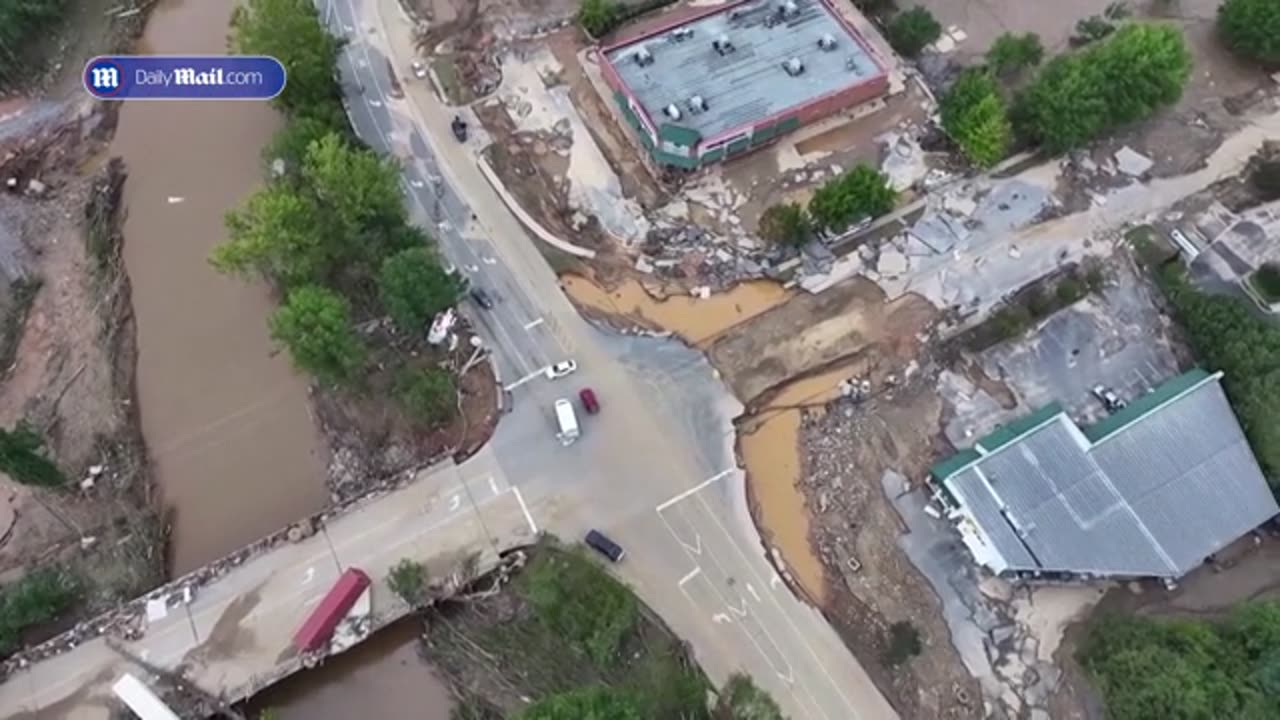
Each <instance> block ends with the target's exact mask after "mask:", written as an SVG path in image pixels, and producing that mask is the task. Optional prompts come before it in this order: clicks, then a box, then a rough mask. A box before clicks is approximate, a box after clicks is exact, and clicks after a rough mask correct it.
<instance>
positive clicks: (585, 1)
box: [578, 0, 621, 38]
mask: <svg viewBox="0 0 1280 720" xmlns="http://www.w3.org/2000/svg"><path fill="white" fill-rule="evenodd" d="M620 11H621V8H619V7H618V4H617V3H616V2H614V0H582V5H581V7H579V8H578V23H579V24H580V25H582V29H583V30H586V31H587V33H588V34H589V35H591V37H595V38H598V37H603V36H604V35H605V34H606V33H608V32H609V31H610V30H612V29H613V28H614V27H615V26H616V25H617V24H618V20H619V17H620V16H621V12H620Z"/></svg>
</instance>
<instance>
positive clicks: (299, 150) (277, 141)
mask: <svg viewBox="0 0 1280 720" xmlns="http://www.w3.org/2000/svg"><path fill="white" fill-rule="evenodd" d="M331 132H333V130H332V129H331V128H330V126H329V124H328V123H326V122H325V121H323V120H319V119H316V118H314V117H300V118H294V119H292V120H290V121H289V122H287V123H285V124H284V127H281V128H280V129H279V130H277V131H276V133H275V134H274V135H272V136H271V142H270V143H269V144H268V145H267V147H266V148H265V149H263V151H262V157H263V159H264V160H266V161H267V163H268V164H271V163H273V162H275V161H276V160H283V161H284V167H285V172H286V173H287V175H288V177H290V178H293V179H296V178H298V177H300V176H301V174H302V163H303V161H304V160H306V157H307V150H308V149H309V148H310V147H311V145H312V144H313V143H315V142H317V141H319V140H320V139H321V138H323V137H324V136H326V135H328V134H329V133H331Z"/></svg>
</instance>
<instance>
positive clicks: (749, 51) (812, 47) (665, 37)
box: [600, 0, 889, 170]
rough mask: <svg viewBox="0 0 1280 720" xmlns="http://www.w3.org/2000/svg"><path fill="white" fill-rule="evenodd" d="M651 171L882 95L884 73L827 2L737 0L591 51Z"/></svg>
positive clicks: (711, 155) (737, 150) (726, 150)
mask: <svg viewBox="0 0 1280 720" xmlns="http://www.w3.org/2000/svg"><path fill="white" fill-rule="evenodd" d="M600 55H601V59H602V62H601V67H602V70H603V73H604V77H605V80H606V81H607V82H608V84H609V86H610V87H611V88H612V89H613V95H614V100H615V101H616V102H617V103H618V105H619V107H621V109H622V114H623V116H624V117H625V118H626V120H627V123H628V124H629V125H630V126H631V127H632V129H633V130H634V131H635V132H636V133H637V135H638V136H639V138H640V141H641V143H642V144H643V145H644V147H645V149H646V150H648V152H649V153H650V154H651V156H652V158H653V159H654V161H655V162H657V163H658V164H659V165H662V166H667V167H675V168H681V169H684V170H694V169H696V168H699V167H702V166H704V165H707V164H711V163H715V162H719V161H721V160H725V159H728V158H732V157H735V156H738V155H741V154H743V153H746V152H748V151H750V150H752V149H754V148H757V147H760V146H761V145H764V144H766V143H769V142H771V141H773V140H775V139H777V138H778V137H780V136H782V135H784V134H786V133H789V132H791V131H793V130H795V129H797V128H799V127H801V126H803V125H807V124H809V123H813V122H815V121H817V120H820V119H822V118H825V117H828V116H830V115H833V114H835V113H837V112H839V111H841V110H844V109H846V108H849V107H853V106H855V105H859V104H862V103H866V102H868V101H870V100H873V99H875V98H879V97H882V96H884V95H885V94H886V93H887V92H888V90H889V74H888V70H887V69H886V65H885V63H884V62H882V61H880V60H879V59H877V58H876V57H875V54H874V52H873V51H872V49H871V46H870V45H869V44H868V43H867V42H866V40H865V39H864V38H863V37H862V36H861V35H860V34H859V33H858V31H857V30H856V29H855V28H854V27H853V26H852V25H851V24H850V23H849V21H848V20H847V19H846V18H844V17H843V16H842V15H841V14H840V12H839V11H837V10H836V8H835V7H834V6H833V5H832V4H831V2H830V0H781V1H780V2H779V1H778V0H746V1H745V2H737V3H730V4H728V5H724V6H721V7H715V8H711V9H708V10H706V11H702V12H699V13H696V14H694V15H693V16H692V17H690V16H685V17H684V18H682V19H680V20H677V21H675V22H672V23H668V24H666V25H663V26H660V27H658V28H656V29H654V30H652V31H650V32H648V33H645V34H643V35H640V36H639V37H632V38H630V39H626V40H623V41H621V42H618V43H615V44H613V45H610V46H606V47H604V48H601V52H600Z"/></svg>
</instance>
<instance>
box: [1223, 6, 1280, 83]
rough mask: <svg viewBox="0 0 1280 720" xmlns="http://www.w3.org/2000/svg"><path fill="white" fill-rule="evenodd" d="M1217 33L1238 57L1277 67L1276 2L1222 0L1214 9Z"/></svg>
mask: <svg viewBox="0 0 1280 720" xmlns="http://www.w3.org/2000/svg"><path fill="white" fill-rule="evenodd" d="M1218 32H1219V33H1220V34H1221V35H1222V39H1223V41H1224V42H1225V43H1226V44H1227V47H1229V48H1231V50H1232V51H1234V52H1235V53H1237V54H1238V55H1240V56H1241V57H1245V58H1249V59H1250V60H1255V61H1257V62H1259V63H1262V64H1263V65H1266V66H1268V67H1276V66H1280V3H1278V2H1276V1H1275V0H1226V2H1224V3H1222V5H1220V6H1219V7H1218Z"/></svg>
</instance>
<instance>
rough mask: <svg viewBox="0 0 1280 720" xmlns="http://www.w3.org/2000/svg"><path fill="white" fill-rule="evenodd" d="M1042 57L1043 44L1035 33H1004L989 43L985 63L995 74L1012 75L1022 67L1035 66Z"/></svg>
mask: <svg viewBox="0 0 1280 720" xmlns="http://www.w3.org/2000/svg"><path fill="white" fill-rule="evenodd" d="M1043 59H1044V46H1043V45H1041V44H1040V36H1039V35H1037V34H1035V33H1031V32H1029V33H1022V34H1021V35H1018V34H1015V33H1010V32H1007V33H1004V34H1002V35H1000V37H998V38H996V39H995V42H993V43H991V49H990V50H988V51H987V65H988V67H990V68H991V71H992V72H994V73H996V74H997V75H1012V74H1013V73H1016V72H1018V71H1019V70H1022V69H1024V68H1029V67H1035V66H1036V65H1039V64H1040V61H1041V60H1043Z"/></svg>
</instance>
